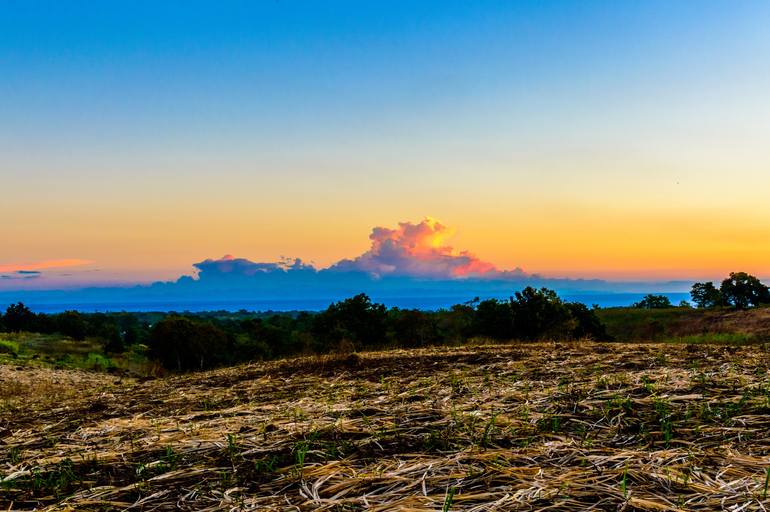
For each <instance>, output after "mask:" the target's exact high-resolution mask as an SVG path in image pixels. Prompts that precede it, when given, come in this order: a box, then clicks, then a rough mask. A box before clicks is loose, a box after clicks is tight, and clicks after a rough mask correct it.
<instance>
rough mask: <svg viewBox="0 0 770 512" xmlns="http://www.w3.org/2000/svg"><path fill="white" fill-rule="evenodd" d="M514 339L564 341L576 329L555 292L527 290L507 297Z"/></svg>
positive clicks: (527, 288)
mask: <svg viewBox="0 0 770 512" xmlns="http://www.w3.org/2000/svg"><path fill="white" fill-rule="evenodd" d="M510 304H511V309H512V310H513V326H514V337H515V338H518V339H524V340H535V339H557V338H567V337H569V336H570V334H571V333H572V332H573V330H574V329H575V327H576V321H575V319H574V317H573V316H572V315H571V314H570V310H569V308H567V306H566V305H565V304H564V302H562V300H561V299H560V298H559V296H558V295H556V292H555V291H553V290H549V289H547V288H541V289H539V290H536V289H535V288H532V287H531V286H528V287H526V288H524V289H523V290H522V291H521V292H516V295H515V297H511V301H510Z"/></svg>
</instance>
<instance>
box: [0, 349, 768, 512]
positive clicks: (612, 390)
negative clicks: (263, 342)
mask: <svg viewBox="0 0 770 512" xmlns="http://www.w3.org/2000/svg"><path fill="white" fill-rule="evenodd" d="M769 363H770V352H768V351H767V348H766V347H765V346H743V347H729V346H710V345H653V344H644V345H623V344H594V343H582V344H578V343H574V344H572V343H570V344H566V343H560V344H553V343H548V344H526V345H504V346H481V347H473V348H468V347H465V348H460V349H448V348H437V349H425V350H414V351H392V352H377V353H366V354H361V355H351V356H341V357H336V358H335V357H326V358H314V359H299V360H292V361H279V362H272V363H265V364H254V365H248V366H241V367H237V368H229V369H222V370H217V371H212V372H207V373H202V374H192V375H187V376H182V377H174V378H167V379H157V380H150V381H145V382H135V381H128V380H123V381H119V380H116V378H115V377H109V376H101V375H95V374H86V373H78V372H69V373H66V372H65V374H66V378H65V374H63V373H62V372H56V371H48V370H41V369H36V370H34V371H35V372H37V373H35V375H34V378H32V379H30V377H29V375H28V373H27V372H30V371H33V370H25V369H16V368H11V367H6V368H4V370H3V371H2V372H0V379H2V382H0V384H2V385H3V386H4V387H5V386H12V385H13V384H14V383H15V382H20V383H22V384H20V385H19V386H18V387H17V391H16V392H15V393H16V395H15V396H13V395H14V392H13V391H8V392H6V394H5V395H3V397H2V398H0V407H1V409H0V478H2V483H0V485H1V487H0V508H2V509H11V510H29V509H34V508H37V509H46V510H110V509H131V510H147V511H149V510H176V509H182V510H340V511H341V510H364V509H366V510H411V511H418V510H472V511H482V510H587V509H591V508H593V509H595V510H651V511H663V510H704V511H705V510H734V511H739V510H740V511H745V510H765V507H770V500H768V499H767V494H768V478H770V417H769V416H767V415H768V413H770V380H769V377H770V376H769V375H768V364H769ZM38 387H39V388H38ZM52 387H55V388H57V389H58V390H59V395H58V396H61V399H58V400H45V399H43V398H41V397H40V395H39V394H40V393H43V392H45V390H46V389H51V388H52ZM8 389H10V388H8Z"/></svg>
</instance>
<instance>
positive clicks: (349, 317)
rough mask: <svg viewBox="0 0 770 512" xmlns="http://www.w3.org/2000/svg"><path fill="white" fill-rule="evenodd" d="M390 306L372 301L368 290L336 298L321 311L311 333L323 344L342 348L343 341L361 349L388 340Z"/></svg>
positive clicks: (356, 348)
mask: <svg viewBox="0 0 770 512" xmlns="http://www.w3.org/2000/svg"><path fill="white" fill-rule="evenodd" d="M387 314H388V311H387V308H385V306H384V305H382V304H377V303H373V302H372V301H371V299H370V298H369V297H368V296H367V295H366V294H363V293H361V294H359V295H356V296H355V297H352V298H350V299H345V300H343V301H340V302H335V303H334V304H332V305H331V306H329V307H328V308H327V309H326V310H325V311H322V312H321V313H319V314H318V315H317V316H316V317H315V320H314V322H313V327H312V333H313V335H314V336H315V337H316V339H318V340H319V341H320V342H321V344H322V346H323V347H325V348H326V349H327V350H328V349H334V348H339V347H340V346H341V344H342V343H343V342H346V343H350V344H352V348H353V349H355V350H359V349H362V348H367V347H377V346H382V345H384V344H385V341H386V333H387Z"/></svg>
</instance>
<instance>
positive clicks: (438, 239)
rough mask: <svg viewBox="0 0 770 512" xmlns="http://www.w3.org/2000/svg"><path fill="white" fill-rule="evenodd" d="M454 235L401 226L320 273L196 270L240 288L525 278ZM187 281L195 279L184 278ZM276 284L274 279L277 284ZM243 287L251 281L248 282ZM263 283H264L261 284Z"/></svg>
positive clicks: (432, 222)
mask: <svg viewBox="0 0 770 512" xmlns="http://www.w3.org/2000/svg"><path fill="white" fill-rule="evenodd" d="M453 234H454V231H453V230H452V229H451V228H449V227H448V226H446V225H444V224H442V223H441V222H439V221H437V220H436V219H433V218H431V217H426V218H425V219H424V220H422V221H421V222H418V223H413V222H401V223H399V224H398V227H396V228H387V227H375V228H374V229H373V230H372V233H371V234H370V235H369V239H370V240H371V247H370V248H369V250H368V251H366V252H364V253H363V254H361V255H360V256H358V257H356V258H353V259H343V260H340V261H338V262H337V263H335V264H333V265H331V266H330V267H328V268H325V269H316V268H315V267H313V266H312V265H310V264H307V263H305V262H304V261H302V260H301V259H299V258H295V259H291V258H283V259H281V260H280V261H277V262H267V263H265V262H261V263H259V262H254V261H251V260H248V259H245V258H235V257H233V256H231V255H229V254H228V255H225V256H223V257H222V258H219V259H207V260H205V261H201V262H199V263H195V264H194V265H193V266H194V267H195V269H196V270H197V274H198V276H197V277H198V281H202V282H212V283H213V282H215V281H219V282H223V281H227V282H230V283H232V282H235V280H236V279H238V278H254V279H257V278H260V277H263V278H268V277H270V278H271V279H272V278H275V279H279V278H281V276H292V277H296V278H299V277H300V276H304V277H302V279H304V278H308V279H316V280H319V282H320V281H323V282H330V283H333V282H334V281H338V282H339V280H340V279H342V276H341V274H348V275H349V276H350V277H351V278H353V276H360V277H366V278H367V279H369V278H375V279H381V278H387V277H409V278H415V279H432V280H457V279H466V280H467V279H485V280H487V279H509V278H520V277H522V276H526V274H525V273H524V272H523V271H522V270H521V269H515V270H513V271H507V270H506V271H504V270H499V269H498V268H497V267H495V265H493V264H492V263H490V262H487V261H483V260H481V259H479V258H478V257H476V256H475V255H474V254H472V253H470V252H468V251H456V250H455V249H454V248H453V247H452V246H450V245H448V244H447V240H448V239H449V238H451V237H452V235H453ZM184 279H191V278H190V277H185V278H184ZM272 280H274V279H272ZM244 281H251V279H245V280H244ZM262 282H265V280H264V279H262Z"/></svg>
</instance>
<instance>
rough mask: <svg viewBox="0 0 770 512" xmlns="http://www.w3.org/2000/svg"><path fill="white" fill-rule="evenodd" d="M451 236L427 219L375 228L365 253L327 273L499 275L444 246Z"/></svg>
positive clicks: (484, 263)
mask: <svg viewBox="0 0 770 512" xmlns="http://www.w3.org/2000/svg"><path fill="white" fill-rule="evenodd" d="M453 234H454V231H453V230H452V229H450V228H449V227H447V226H446V225H444V224H442V223H440V222H439V221H437V220H436V219H433V218H430V217H426V218H425V219H424V220H423V221H421V222H419V223H417V224H414V223H412V222H400V223H399V224H398V227H397V228H395V229H390V228H385V227H376V228H374V229H373V230H372V234H371V235H369V239H370V240H371V241H372V246H371V248H370V249H369V250H368V251H366V252H365V253H364V254H362V255H361V256H358V257H357V258H354V259H352V260H351V259H345V260H342V261H340V262H338V263H336V264H334V265H332V267H331V268H330V270H334V271H342V272H345V271H359V272H367V273H369V274H372V275H374V276H378V277H384V276H409V277H422V278H431V279H442V278H444V279H454V278H468V277H496V276H500V275H501V272H500V271H499V270H498V269H497V268H496V267H495V266H494V265H493V264H492V263H489V262H487V261H483V260H480V259H479V258H477V257H476V256H475V255H473V254H472V253H470V252H468V251H459V252H458V251H455V249H454V248H453V247H451V246H450V245H447V244H446V240H447V239H448V238H450V237H451V236H452V235H453Z"/></svg>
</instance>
